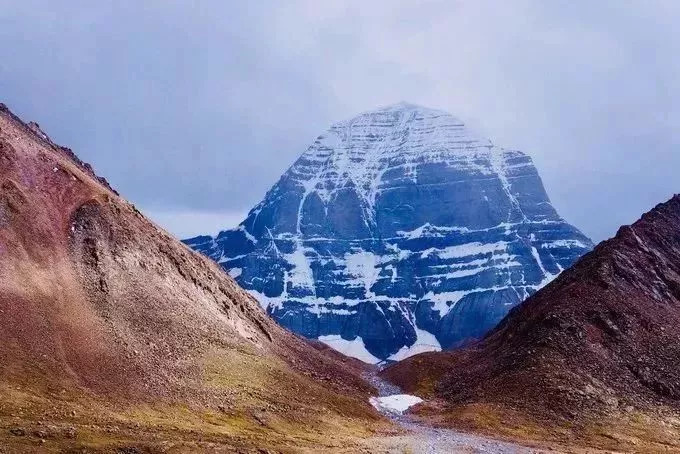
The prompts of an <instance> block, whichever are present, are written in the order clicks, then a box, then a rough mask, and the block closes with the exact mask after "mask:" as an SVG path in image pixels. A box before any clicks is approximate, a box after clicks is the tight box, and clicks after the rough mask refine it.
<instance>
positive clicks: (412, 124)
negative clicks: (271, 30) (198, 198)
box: [186, 103, 592, 362]
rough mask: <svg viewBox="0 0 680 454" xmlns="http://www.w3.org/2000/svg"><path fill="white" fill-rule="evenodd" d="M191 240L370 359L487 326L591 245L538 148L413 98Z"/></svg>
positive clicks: (338, 136) (433, 345) (326, 337)
mask: <svg viewBox="0 0 680 454" xmlns="http://www.w3.org/2000/svg"><path fill="white" fill-rule="evenodd" d="M186 243H187V244H188V245H190V246H191V247H193V248H195V249H196V250H199V251H201V252H203V253H205V254H207V255H208V256H210V257H212V258H213V259H215V260H216V261H218V262H219V263H220V264H221V265H222V266H223V267H224V268H226V269H227V270H229V272H230V274H231V275H232V276H233V277H234V278H235V279H236V280H237V281H238V283H239V284H240V285H241V286H242V287H244V288H245V289H247V290H248V291H249V292H250V293H251V294H252V295H254V296H255V297H256V298H257V299H258V300H259V302H260V303H261V304H262V305H263V306H264V307H265V308H266V309H267V311H268V312H269V313H270V314H271V315H272V316H273V317H274V318H275V319H276V320H278V321H279V322H280V323H281V324H282V325H284V326H286V327H288V328H290V329H292V330H293V331H296V332H298V333H301V334H303V335H305V336H307V337H310V338H318V339H320V340H322V341H323V342H326V343H328V344H329V345H331V346H333V347H335V348H337V349H339V350H340V351H343V352H345V353H347V354H350V355H352V356H356V357H358V358H360V359H363V360H365V361H368V362H377V361H379V360H385V359H391V360H399V359H403V358H405V357H408V356H410V355H412V354H414V353H418V352H422V351H427V350H439V349H441V348H448V347H452V346H457V345H461V344H464V343H466V342H468V341H469V340H471V339H474V338H478V337H480V336H482V335H484V333H486V332H487V331H488V330H489V329H491V328H492V327H493V326H494V325H495V324H496V323H497V322H498V321H500V320H501V319H502V318H503V316H504V315H505V314H506V313H507V312H508V311H509V310H510V309H511V308H512V307H513V306H515V305H517V304H518V303H520V302H521V301H522V300H524V299H525V298H526V297H528V296H529V295H531V294H532V293H534V292H535V291H536V290H537V289H539V288H541V287H542V286H543V285H545V284H546V283H548V282H550V280H551V279H553V278H554V277H555V276H557V275H558V274H559V273H560V272H561V271H562V270H563V269H565V268H567V267H569V266H570V265H571V264H572V263H573V262H574V261H575V260H576V259H578V258H579V257H580V256H581V255H582V254H583V253H585V252H587V251H588V250H589V249H590V248H591V247H592V244H591V242H590V240H589V239H588V238H586V237H585V236H584V235H583V234H582V233H580V232H579V231H578V230H577V229H576V228H574V227H572V226H571V225H569V224H568V223H566V222H565V221H564V220H563V219H562V218H561V217H560V216H559V215H558V214H557V212H556V211H555V209H554V208H553V206H552V205H551V204H550V201H549V199H548V196H547V195H546V193H545V190H544V188H543V185H542V183H541V180H540V178H539V176H538V173H537V172H536V169H535V168H534V166H533V164H532V162H531V159H530V158H529V157H528V156H527V155H525V154H523V153H521V152H519V151H510V150H505V149H503V148H499V147H496V146H495V145H494V144H492V143H491V142H490V141H489V140H487V139H484V138H479V137H476V136H475V135H473V134H471V133H470V132H469V131H468V129H467V128H466V127H465V125H464V124H463V122H461V121H460V120H458V119H456V118H455V117H453V116H451V115H450V114H448V113H446V112H442V111H439V110H434V109H428V108H424V107H420V106H416V105H413V104H408V103H399V104H396V105H393V106H389V107H386V108H383V109H379V110H375V111H372V112H367V113H363V114H361V115H359V116H357V117H355V118H352V119H350V120H347V121H342V122H339V123H336V124H334V125H333V126H331V127H330V129H328V131H326V132H324V133H323V134H322V135H320V136H319V137H318V138H317V139H316V140H315V141H314V143H313V144H312V145H311V146H310V147H309V148H308V149H307V151H305V152H304V153H303V154H302V156H300V158H299V159H298V160H297V161H296V162H295V163H294V164H293V165H292V166H291V167H290V169H288V171H286V172H285V173H284V174H283V176H282V177H281V179H280V180H279V181H278V182H277V183H276V184H275V185H274V186H273V187H272V188H271V189H270V190H269V192H268V193H267V194H266V196H265V198H264V200H262V202H260V203H259V204H258V205H257V206H256V207H255V208H253V209H252V210H251V211H250V213H249V214H248V217H247V218H246V219H245V220H244V221H243V222H242V223H241V224H240V225H239V227H238V228H236V229H234V230H227V231H223V232H221V233H220V234H218V235H217V236H216V237H210V236H200V237H196V238H192V239H189V240H186Z"/></svg>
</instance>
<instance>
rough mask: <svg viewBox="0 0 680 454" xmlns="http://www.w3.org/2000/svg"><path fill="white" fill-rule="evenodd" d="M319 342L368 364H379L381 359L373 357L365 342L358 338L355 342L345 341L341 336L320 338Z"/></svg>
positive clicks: (334, 335)
mask: <svg viewBox="0 0 680 454" xmlns="http://www.w3.org/2000/svg"><path fill="white" fill-rule="evenodd" d="M319 340H320V341H321V342H323V343H324V344H326V345H328V346H329V347H331V348H334V349H335V350H337V351H339V352H340V353H342V354H343V355H345V356H351V357H352V358H356V359H358V360H360V361H363V362H365V363H368V364H378V363H379V362H380V359H379V358H376V357H375V356H373V355H372V354H371V353H370V352H369V351H368V350H366V347H365V346H364V340H363V339H362V338H361V337H359V336H357V337H355V338H354V339H353V340H347V339H343V338H342V336H340V335H336V334H333V335H329V336H319Z"/></svg>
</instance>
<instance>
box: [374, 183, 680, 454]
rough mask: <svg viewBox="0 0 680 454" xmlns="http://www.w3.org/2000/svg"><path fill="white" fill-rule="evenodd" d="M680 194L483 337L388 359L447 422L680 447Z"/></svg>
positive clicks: (393, 375)
mask: <svg viewBox="0 0 680 454" xmlns="http://www.w3.org/2000/svg"><path fill="white" fill-rule="evenodd" d="M678 326H680V196H675V197H673V198H672V199H671V200H670V201H668V202H666V203H664V204H661V205H659V206H657V207H656V208H654V209H653V210H652V211H651V212H649V213H647V214H645V215H644V216H643V217H642V219H640V220H639V221H638V222H636V223H635V224H633V225H632V226H626V227H622V228H621V229H620V230H619V232H618V233H617V235H616V237H615V238H613V239H611V240H608V241H605V242H603V243H602V244H600V245H598V246H597V247H596V248H595V249H594V251H592V252H591V253H589V254H588V255H586V256H585V257H583V258H582V259H581V260H580V261H579V262H578V263H577V264H576V265H574V266H573V267H572V268H571V269H569V270H567V271H565V272H564V273H562V274H561V275H560V276H559V277H558V278H557V279H555V281H553V282H552V283H551V284H550V285H549V286H547V287H546V288H545V289H543V290H541V291H539V292H538V293H536V294H535V295H534V296H533V297H531V298H529V299H528V300H527V301H526V302H524V303H523V304H522V305H520V306H519V307H517V308H516V309H515V310H513V311H512V312H511V313H510V314H509V315H508V316H507V317H506V318H505V319H504V320H503V322H501V324H500V325H499V326H498V327H497V328H496V329H494V330H493V331H492V332H491V333H490V334H489V335H488V336H487V337H486V338H485V339H484V340H483V341H481V342H479V343H477V344H476V345H474V346H471V347H469V348H467V349H464V350H461V351H457V352H444V353H426V354H423V355H419V356H415V357H413V358H409V359H408V360H406V361H403V362H401V363H398V364H396V365H395V366H393V367H391V368H389V369H387V370H386V371H385V372H384V376H385V377H387V378H388V379H390V380H391V381H393V382H395V383H397V384H398V385H400V386H401V387H403V388H404V389H406V390H408V391H410V392H413V393H416V394H420V395H423V396H429V397H430V399H431V401H430V404H428V405H427V406H425V407H424V408H422V409H421V414H422V415H426V416H427V415H429V416H428V417H430V418H433V419H436V420H438V421H439V422H440V423H441V424H447V425H456V426H463V427H472V428H475V429H477V430H487V431H489V430H491V431H495V432H496V433H499V432H500V433H506V434H508V433H509V434H511V435H514V436H518V437H527V436H528V437H543V438H549V439H555V438H558V439H562V440H573V439H578V440H581V441H584V442H586V443H589V444H591V445H594V446H601V447H605V448H608V449H617V450H635V451H643V452H662V451H663V452H669V451H674V452H679V451H680V442H678V440H680V360H679V358H680V330H678Z"/></svg>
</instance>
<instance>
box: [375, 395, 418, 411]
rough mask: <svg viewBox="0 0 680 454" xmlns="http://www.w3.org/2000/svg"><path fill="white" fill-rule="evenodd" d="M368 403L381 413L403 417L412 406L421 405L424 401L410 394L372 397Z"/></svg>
mask: <svg viewBox="0 0 680 454" xmlns="http://www.w3.org/2000/svg"><path fill="white" fill-rule="evenodd" d="M368 401H369V402H370V403H371V405H373V407H374V408H375V409H376V410H378V411H380V412H386V413H392V414H396V415H401V414H402V413H404V412H405V411H406V410H408V409H409V408H411V407H412V406H414V405H416V404H419V403H421V402H422V401H423V399H421V398H420V397H418V396H412V395H410V394H394V395H392V396H384V397H371V398H370V399H369V400H368Z"/></svg>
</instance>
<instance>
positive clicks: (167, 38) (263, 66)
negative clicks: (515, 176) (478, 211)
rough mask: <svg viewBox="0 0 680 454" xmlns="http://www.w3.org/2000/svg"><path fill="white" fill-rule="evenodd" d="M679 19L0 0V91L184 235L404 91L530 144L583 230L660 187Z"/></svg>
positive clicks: (234, 217)
mask: <svg viewBox="0 0 680 454" xmlns="http://www.w3.org/2000/svg"><path fill="white" fill-rule="evenodd" d="M107 4H108V5H107ZM679 23H680V2H678V1H668V2H653V1H642V0H640V1H638V2H626V1H612V2H606V1H603V0H599V1H597V2H592V1H574V0H569V1H563V2H562V1H557V0H549V1H542V0H537V1H520V0H513V1H506V0H498V1H490V2H482V1H478V0H470V1H451V0H447V1H410V2H407V1H404V2H399V1H392V0H391V1H374V0H372V1H356V2H354V1H349V2H333V1H330V0H324V1H316V0H314V1H275V2H265V1H253V2H244V1H233V2H230V1H200V2H199V1H196V2H190V1H171V0H158V1H150V0H145V1H142V2H140V1H119V0H118V1H113V0H111V1H109V2H106V1H98V2H92V1H89V0H87V1H86V0H83V1H74V0H68V1H67V0H46V1H31V0H22V1H16V0H0V101H2V102H5V103H6V104H8V105H9V107H10V108H11V109H13V110H14V111H15V112H16V113H17V114H19V115H20V116H22V117H23V118H24V119H25V120H35V121H37V122H38V123H40V124H41V126H42V127H43V129H44V130H45V131H46V132H47V133H48V134H50V135H51V136H52V138H53V139H54V140H55V141H56V142H58V143H61V144H63V145H66V146H69V147H71V148H73V150H74V151H75V152H76V153H77V154H78V155H79V156H80V157H81V158H82V159H84V160H86V161H89V162H91V163H92V164H93V165H94V167H95V169H96V170H97V172H98V173H99V174H101V175H103V176H105V177H106V178H108V179H109V181H110V182H111V183H112V184H113V185H114V186H115V187H116V188H117V189H119V190H120V192H121V193H122V194H123V195H124V196H125V197H127V198H128V199H130V200H131V201H133V202H134V203H135V204H136V205H137V206H139V207H140V208H141V209H142V210H143V211H145V212H146V213H148V214H149V215H151V216H152V217H153V218H154V219H156V220H157V221H158V222H159V223H161V224H162V225H164V226H165V227H167V228H168V229H169V230H171V231H172V232H174V233H175V234H177V235H178V236H189V235H194V234H198V233H216V232H217V230H219V229H220V227H229V226H231V225H233V224H235V223H237V222H238V221H240V220H241V218H242V217H243V216H244V215H245V213H246V212H247V211H248V209H249V208H250V207H252V206H253V205H254V204H255V203H257V202H258V201H259V200H260V199H261V198H262V197H263V195H264V193H265V192H266V191H267V189H269V187H270V186H271V185H272V184H273V183H274V182H275V181H276V180H277V179H278V177H279V176H280V174H281V173H282V172H283V171H285V169H286V168H288V166H290V164H291V163H292V162H293V161H294V160H295V158H296V157H297V156H298V155H299V154H301V153H302V152H303V151H304V150H305V149H306V147H307V146H308V145H309V144H310V143H311V142H312V141H313V140H314V138H315V137H316V136H317V135H319V134H320V133H321V132H323V130H324V129H326V128H327V127H328V126H329V125H330V123H332V122H334V121H338V120H342V119H345V118H349V117H352V116H354V115H355V114H357V113H359V112H362V111H366V110H371V109H374V108H376V107H379V106H384V105H388V104H392V103H395V102H398V101H402V100H406V101H409V102H413V103H417V104H422V105H425V106H428V107H434V108H440V109H443V110H447V111H449V112H451V113H452V114H454V115H455V116H457V117H459V118H461V119H463V120H465V121H466V122H467V123H469V124H470V125H473V126H474V128H475V129H476V130H477V131H480V132H482V133H483V134H484V135H486V136H488V137H490V138H491V139H492V140H493V141H494V142H495V143H496V144H497V145H500V146H503V147H506V148H515V149H520V150H522V151H525V152H526V153H528V154H530V155H531V156H532V157H533V158H534V161H535V162H536V165H537V167H538V170H539V172H540V174H541V176H542V177H543V181H544V183H545V185H546V188H547V190H548V193H549V195H550V197H551V199H552V200H553V202H554V205H555V206H556V207H557V209H558V211H559V212H560V214H561V215H562V216H564V217H565V218H566V219H567V220H568V221H570V222H572V223H573V224H575V225H576V226H578V227H579V228H581V229H582V230H583V231H584V232H585V233H586V234H588V235H589V236H591V237H592V238H593V239H594V240H596V241H598V240H601V239H604V238H606V237H609V236H611V235H613V234H614V233H615V232H616V229H617V228H618V226H619V225H620V224H626V223H630V222H632V221H634V220H635V219H637V218H638V217H639V215H640V214H641V213H642V212H643V211H647V210H648V209H650V208H651V207H652V206H653V205H655V204H656V203H658V202H661V201H664V200H666V199H667V198H669V197H670V196H671V195H672V194H673V193H674V192H680V178H679V177H678V174H679V173H680V148H679V147H678V145H680V144H679V142H680V137H679V134H678V125H679V124H680V123H679V121H680V31H679V27H678V24H679Z"/></svg>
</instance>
